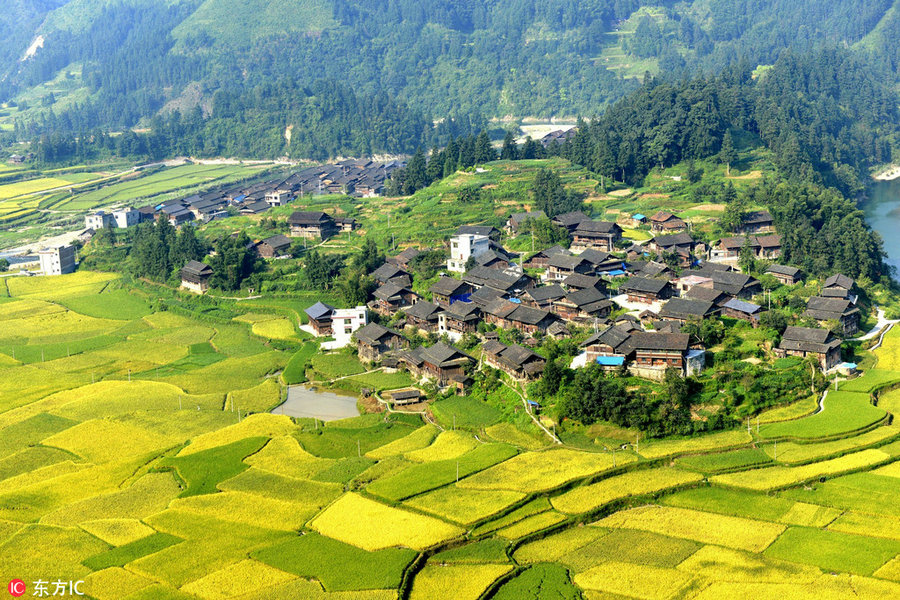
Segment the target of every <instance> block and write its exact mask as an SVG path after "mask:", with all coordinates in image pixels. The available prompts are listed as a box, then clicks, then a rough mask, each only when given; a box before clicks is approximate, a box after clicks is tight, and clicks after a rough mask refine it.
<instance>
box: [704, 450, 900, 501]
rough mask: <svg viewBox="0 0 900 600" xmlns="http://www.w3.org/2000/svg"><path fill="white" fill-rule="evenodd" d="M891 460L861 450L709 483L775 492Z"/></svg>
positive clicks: (731, 475) (879, 453)
mask: <svg viewBox="0 0 900 600" xmlns="http://www.w3.org/2000/svg"><path fill="white" fill-rule="evenodd" d="M890 457H891V455H890V454H888V453H887V452H884V451H883V450H879V449H875V448H872V449H869V450H863V451H862V452H855V453H853V454H847V455H845V456H841V457H840V458H833V459H831V460H826V461H822V462H817V463H812V464H809V465H803V466H800V467H767V468H764V469H754V470H752V471H747V472H744V473H729V474H726V475H716V476H715V477H713V478H712V479H711V480H710V481H713V482H715V483H720V484H722V485H727V486H731V487H739V488H746V489H750V490H759V491H766V490H775V489H778V488H782V487H787V486H789V485H793V484H797V483H801V482H803V481H808V480H810V479H815V478H817V477H823V476H827V475H834V474H837V473H843V472H846V471H852V470H855V469H861V468H864V467H868V466H872V465H875V464H878V463H879V462H883V461H885V460H887V459H889V458H890Z"/></svg>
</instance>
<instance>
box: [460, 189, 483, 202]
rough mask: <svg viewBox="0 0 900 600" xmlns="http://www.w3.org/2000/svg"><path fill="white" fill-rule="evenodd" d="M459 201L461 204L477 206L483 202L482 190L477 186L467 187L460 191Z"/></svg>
mask: <svg viewBox="0 0 900 600" xmlns="http://www.w3.org/2000/svg"><path fill="white" fill-rule="evenodd" d="M457 200H458V201H459V202H460V203H461V204H475V203H477V202H479V201H480V200H481V188H480V187H478V186H477V185H467V186H465V187H462V188H460V189H459V195H458V197H457Z"/></svg>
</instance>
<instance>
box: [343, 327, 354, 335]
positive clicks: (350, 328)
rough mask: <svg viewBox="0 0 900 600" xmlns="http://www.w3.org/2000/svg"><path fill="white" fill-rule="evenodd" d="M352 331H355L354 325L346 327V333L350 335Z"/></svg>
mask: <svg viewBox="0 0 900 600" xmlns="http://www.w3.org/2000/svg"><path fill="white" fill-rule="evenodd" d="M351 333H353V328H352V327H344V335H350V334H351Z"/></svg>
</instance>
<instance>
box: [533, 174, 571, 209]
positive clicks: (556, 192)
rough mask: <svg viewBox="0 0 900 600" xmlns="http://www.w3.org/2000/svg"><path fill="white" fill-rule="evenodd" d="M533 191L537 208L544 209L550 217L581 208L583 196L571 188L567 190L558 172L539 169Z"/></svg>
mask: <svg viewBox="0 0 900 600" xmlns="http://www.w3.org/2000/svg"><path fill="white" fill-rule="evenodd" d="M531 192H532V194H533V195H534V208H535V210H542V211H544V214H546V215H547V216H548V217H555V216H556V215H561V214H563V213H567V212H572V211H575V210H580V209H581V208H582V203H581V198H580V197H579V196H578V195H577V194H576V193H575V192H572V191H571V190H569V191H567V190H566V189H565V188H564V187H563V184H562V180H561V179H560V178H559V175H557V174H556V172H554V171H551V170H549V169H539V170H538V172H537V173H536V174H535V176H534V181H533V182H532V186H531Z"/></svg>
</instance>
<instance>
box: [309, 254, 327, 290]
mask: <svg viewBox="0 0 900 600" xmlns="http://www.w3.org/2000/svg"><path fill="white" fill-rule="evenodd" d="M306 280H307V281H308V282H309V284H310V285H311V286H312V287H313V288H315V289H318V290H324V289H326V288H327V286H328V283H329V282H330V280H331V278H330V277H329V276H328V268H327V266H326V265H325V261H324V260H322V256H321V255H320V254H319V251H318V250H311V251H310V252H309V254H307V255H306Z"/></svg>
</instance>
